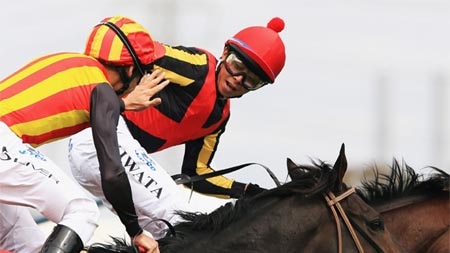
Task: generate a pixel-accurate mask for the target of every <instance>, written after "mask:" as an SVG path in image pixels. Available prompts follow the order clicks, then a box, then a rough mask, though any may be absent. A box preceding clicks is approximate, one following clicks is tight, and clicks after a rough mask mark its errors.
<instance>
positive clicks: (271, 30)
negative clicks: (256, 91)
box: [225, 17, 286, 83]
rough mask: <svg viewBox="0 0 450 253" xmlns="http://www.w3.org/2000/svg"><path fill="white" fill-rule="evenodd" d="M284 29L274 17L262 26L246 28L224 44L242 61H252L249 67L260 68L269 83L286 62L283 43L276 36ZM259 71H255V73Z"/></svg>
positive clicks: (278, 19)
mask: <svg viewBox="0 0 450 253" xmlns="http://www.w3.org/2000/svg"><path fill="white" fill-rule="evenodd" d="M283 29H284V21H283V20H282V19H281V18H278V17H275V18H273V19H272V20H270V22H269V23H268V24H267V27H263V26H251V27H247V28H245V29H243V30H241V31H240V32H238V33H237V34H236V35H234V36H233V38H231V39H229V40H228V41H227V42H225V45H227V46H229V47H230V48H231V49H232V50H233V49H234V50H237V51H238V53H240V54H241V55H242V54H243V56H244V59H247V60H250V61H253V62H251V63H250V65H255V64H256V65H257V66H258V67H259V68H261V70H262V73H263V74H264V75H265V78H267V79H268V80H267V81H268V82H269V83H273V82H274V81H275V77H277V76H278V74H279V73H280V72H281V70H282V69H283V67H284V62H285V61H286V54H285V49H284V44H283V41H282V40H281V38H280V36H279V35H278V33H279V32H281V31H282V30H283ZM258 72H261V71H256V73H258Z"/></svg>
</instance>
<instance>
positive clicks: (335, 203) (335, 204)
mask: <svg viewBox="0 0 450 253" xmlns="http://www.w3.org/2000/svg"><path fill="white" fill-rule="evenodd" d="M353 193H355V188H354V187H352V188H350V189H348V190H347V191H345V192H344V193H342V194H341V195H339V196H337V197H336V196H335V195H334V194H333V193H332V192H328V193H327V194H323V196H324V198H325V200H326V201H327V204H328V206H329V207H330V209H331V212H332V213H333V216H334V220H335V221H336V230H337V236H338V252H339V253H342V229H341V222H340V219H339V214H340V215H341V217H342V220H343V221H344V222H345V225H346V226H347V229H348V231H349V232H350V234H351V236H352V238H353V241H354V242H355V245H356V248H357V249H358V251H359V252H360V253H364V249H363V247H362V246H361V243H360V241H359V239H358V236H357V235H356V232H355V229H353V225H354V226H355V228H356V229H357V230H358V232H359V233H360V234H361V235H362V236H363V237H364V238H365V239H366V240H367V241H368V242H369V243H370V244H371V245H372V246H373V247H374V248H375V249H376V251H377V252H380V253H383V250H382V249H381V248H380V247H379V246H378V245H377V244H376V243H375V242H374V241H373V240H372V239H371V238H370V237H369V236H368V235H367V234H366V233H364V231H363V230H362V229H361V228H359V227H358V226H357V224H356V223H354V222H351V220H350V219H349V218H348V216H347V215H346V214H345V210H344V208H342V205H341V204H340V203H339V202H340V201H342V200H343V199H345V198H346V197H348V196H350V195H351V194H353ZM336 209H337V211H336ZM338 212H339V214H338ZM352 223H353V225H352Z"/></svg>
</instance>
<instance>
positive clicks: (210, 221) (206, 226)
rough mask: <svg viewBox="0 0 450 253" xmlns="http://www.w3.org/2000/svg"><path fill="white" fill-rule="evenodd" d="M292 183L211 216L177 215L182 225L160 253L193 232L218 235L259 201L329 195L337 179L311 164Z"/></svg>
mask: <svg viewBox="0 0 450 253" xmlns="http://www.w3.org/2000/svg"><path fill="white" fill-rule="evenodd" d="M295 170H296V174H295V177H294V178H292V181H290V182H288V183H285V184H283V185H281V186H279V187H277V188H273V189H270V190H267V191H265V192H262V193H260V194H258V195H255V196H253V197H248V198H247V197H243V198H240V199H238V200H236V201H234V202H228V203H226V204H225V205H223V206H221V207H219V208H217V209H216V210H214V211H213V212H211V213H209V214H206V213H198V212H196V213H195V212H185V211H178V212H177V214H178V215H180V216H181V217H182V219H183V220H184V222H181V223H179V224H177V225H176V226H174V228H175V230H176V236H170V235H168V236H166V237H164V238H161V239H160V240H158V243H159V245H160V249H161V252H164V249H165V247H169V246H170V247H174V245H177V246H175V247H179V248H180V249H181V248H182V247H183V241H184V239H185V238H186V237H189V235H190V234H191V233H192V232H193V231H202V232H205V233H209V234H211V233H214V232H216V231H220V230H222V229H223V228H225V227H226V226H228V225H229V224H231V223H232V222H234V221H236V220H239V219H240V218H241V217H243V216H244V215H246V214H249V213H251V212H255V211H257V210H255V208H254V205H255V203H257V202H259V201H264V200H267V199H274V198H280V197H285V196H291V195H294V194H295V195H296V197H299V198H303V199H309V198H313V197H315V196H317V195H318V194H319V193H322V192H325V191H330V190H331V188H332V187H334V183H335V181H336V179H337V172H336V171H335V170H333V169H332V166H330V165H329V164H327V163H324V162H322V161H313V165H298V167H297V168H295Z"/></svg>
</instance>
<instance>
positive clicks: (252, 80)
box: [223, 52, 268, 91]
mask: <svg viewBox="0 0 450 253" xmlns="http://www.w3.org/2000/svg"><path fill="white" fill-rule="evenodd" d="M223 63H224V65H225V69H226V70H227V72H228V73H229V74H230V75H232V76H242V82H241V84H242V86H243V87H244V88H245V89H246V90H248V91H252V90H257V89H259V88H261V87H262V86H264V85H266V84H267V83H268V82H266V81H263V80H262V79H261V78H260V77H258V76H257V75H256V74H255V73H253V72H252V71H251V70H249V69H248V68H247V66H245V64H244V63H243V62H242V61H241V60H240V59H239V58H238V57H237V56H236V54H234V53H233V52H231V53H229V54H228V55H227V57H226V58H225V61H224V62H223Z"/></svg>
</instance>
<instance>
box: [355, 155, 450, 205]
mask: <svg viewBox="0 0 450 253" xmlns="http://www.w3.org/2000/svg"><path fill="white" fill-rule="evenodd" d="M389 168H390V173H389V174H387V173H382V172H380V169H379V168H378V167H377V166H376V165H375V166H374V167H373V168H372V171H373V174H374V178H373V179H372V180H368V179H367V178H364V180H363V182H362V183H361V187H358V189H357V192H358V194H359V195H360V196H361V197H362V198H363V199H364V200H365V201H366V202H368V203H375V202H387V201H389V200H393V199H395V198H400V197H404V196H410V195H415V194H427V195H436V194H439V193H442V192H443V191H447V192H448V190H449V189H448V187H449V183H450V180H449V178H450V176H449V174H448V173H446V172H445V171H443V170H441V169H439V168H436V167H432V166H429V167H427V168H430V169H432V172H431V173H429V175H425V174H418V173H417V172H416V171H415V170H414V169H413V168H412V167H410V166H409V165H408V164H406V163H405V162H403V163H401V164H400V163H399V162H398V160H396V159H393V161H392V164H391V166H390V167H389ZM425 176H428V177H425Z"/></svg>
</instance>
